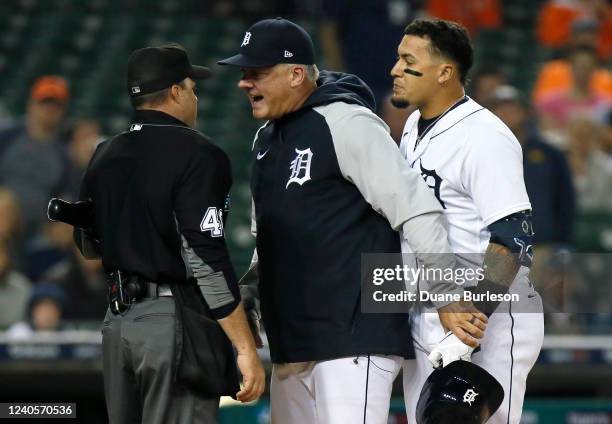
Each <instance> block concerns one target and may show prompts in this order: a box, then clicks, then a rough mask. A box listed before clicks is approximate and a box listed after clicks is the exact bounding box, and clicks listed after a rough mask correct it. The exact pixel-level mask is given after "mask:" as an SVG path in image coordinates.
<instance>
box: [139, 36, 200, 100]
mask: <svg viewBox="0 0 612 424" xmlns="http://www.w3.org/2000/svg"><path fill="white" fill-rule="evenodd" d="M210 75H211V74H210V69H208V68H206V67H204V66H197V65H192V64H191V63H190V62H189V58H188V57H187V52H186V51H185V48H184V47H183V46H181V45H180V44H176V43H169V44H164V45H161V46H157V47H144V48H142V49H138V50H134V51H133V52H132V54H130V57H129V59H128V71H127V83H128V92H129V94H130V96H131V97H138V96H142V95H145V94H150V93H154V92H156V91H160V90H163V89H164V88H168V87H170V86H171V85H172V84H176V83H178V82H180V81H182V80H184V79H185V78H187V77H189V78H191V79H193V80H198V79H205V78H208V77H210Z"/></svg>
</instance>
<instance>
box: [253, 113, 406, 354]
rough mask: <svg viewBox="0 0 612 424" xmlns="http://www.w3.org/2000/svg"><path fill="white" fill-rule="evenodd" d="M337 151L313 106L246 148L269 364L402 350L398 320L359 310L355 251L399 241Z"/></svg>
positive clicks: (402, 320) (378, 249)
mask: <svg viewBox="0 0 612 424" xmlns="http://www.w3.org/2000/svg"><path fill="white" fill-rule="evenodd" d="M337 154H338V153H337V151H336V149H335V148H334V140H333V137H332V131H330V128H329V125H328V123H327V121H326V120H325V117H324V116H322V115H321V114H320V113H319V112H317V108H305V109H301V110H299V111H297V112H294V113H292V114H289V115H286V116H284V117H283V118H282V119H281V120H276V121H271V122H269V123H268V124H267V125H266V126H264V127H263V128H262V129H261V130H260V131H259V132H258V134H257V137H256V141H255V143H254V146H253V173H252V179H251V189H252V193H253V199H254V206H255V217H256V223H257V252H258V255H259V276H260V287H259V289H260V296H261V307H262V314H263V320H264V325H265V328H266V332H267V335H268V339H269V341H270V347H271V355H272V360H273V362H276V363H278V362H297V361H309V360H323V359H330V358H335V357H341V356H348V355H354V354H367V353H379V354H396V355H401V356H409V355H410V352H411V346H410V344H411V342H410V340H409V331H408V323H407V319H406V317H405V316H401V317H398V316H393V315H386V314H384V315H376V314H362V313H361V311H360V303H361V276H360V270H361V255H362V253H397V252H399V251H400V243H399V236H398V233H397V232H395V231H393V230H392V229H391V227H390V224H389V223H388V222H387V220H386V219H385V218H383V217H382V216H381V215H379V214H378V213H377V212H375V211H374V210H373V209H372V207H371V206H370V204H368V203H367V202H366V201H365V199H364V198H363V196H362V195H361V193H360V191H359V190H358V189H357V187H356V186H355V185H354V184H352V183H351V182H350V181H349V180H347V179H346V178H345V177H344V176H343V175H342V173H341V170H340V167H339V164H338V157H337ZM381 328H385V329H386V330H385V331H381ZM400 335H401V338H400Z"/></svg>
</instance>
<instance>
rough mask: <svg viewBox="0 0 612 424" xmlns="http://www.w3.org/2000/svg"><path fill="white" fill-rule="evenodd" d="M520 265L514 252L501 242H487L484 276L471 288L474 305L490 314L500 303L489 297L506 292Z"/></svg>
mask: <svg viewBox="0 0 612 424" xmlns="http://www.w3.org/2000/svg"><path fill="white" fill-rule="evenodd" d="M520 266H521V262H520V260H519V258H518V255H517V254H516V253H514V252H511V251H510V249H508V248H507V247H506V246H503V245H501V244H497V243H493V242H491V243H489V246H488V247H487V250H486V252H485V258H484V261H483V270H484V278H483V280H482V281H480V282H479V283H478V286H477V287H475V288H474V289H472V291H473V293H474V297H475V298H476V299H475V300H474V306H476V308H477V309H478V310H480V311H482V312H483V313H485V314H486V315H487V316H491V314H492V313H493V312H494V311H495V309H497V307H498V306H499V304H500V303H501V302H500V301H496V300H492V299H491V298H492V297H493V296H499V295H504V294H506V293H508V289H509V288H510V285H511V284H512V282H513V281H514V278H515V277H516V274H517V273H518V270H519V268H520Z"/></svg>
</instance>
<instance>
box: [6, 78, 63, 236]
mask: <svg viewBox="0 0 612 424" xmlns="http://www.w3.org/2000/svg"><path fill="white" fill-rule="evenodd" d="M67 104H68V83H67V82H66V80H65V79H63V78H60V77H55V76H45V77H42V78H40V79H38V80H37V81H36V82H35V83H34V85H33V86H32V90H31V94H30V100H29V101H28V105H27V110H26V117H25V122H23V123H22V124H19V125H17V126H15V127H12V128H9V129H6V130H4V131H2V132H0V184H2V185H4V186H7V187H8V188H10V189H11V190H13V192H14V193H15V194H16V195H17V198H18V200H19V204H20V207H21V213H22V217H23V220H24V233H25V236H26V238H29V237H31V236H32V235H34V234H36V232H37V231H38V230H39V229H40V227H41V226H42V224H43V223H44V222H46V207H47V203H48V202H49V198H50V197H51V196H52V195H55V194H59V193H60V192H61V191H62V189H63V186H64V185H65V180H66V178H67V173H66V171H67V165H68V159H67V157H66V154H65V151H64V148H65V146H64V144H63V143H61V141H60V140H59V137H58V130H59V127H60V124H61V122H62V118H63V117H64V112H65V110H66V106H67Z"/></svg>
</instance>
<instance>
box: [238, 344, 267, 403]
mask: <svg viewBox="0 0 612 424" xmlns="http://www.w3.org/2000/svg"><path fill="white" fill-rule="evenodd" d="M236 362H237V363H238V368H239V369H240V372H241V373H242V385H243V386H242V390H240V391H239V392H238V393H237V394H236V399H238V400H239V401H240V402H251V401H254V400H257V399H258V398H259V397H260V396H261V395H262V393H263V392H264V389H265V388H266V373H265V371H264V369H263V366H262V364H261V360H260V359H259V356H257V351H256V350H255V349H249V350H246V351H243V352H240V351H238V354H237V357H236Z"/></svg>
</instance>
